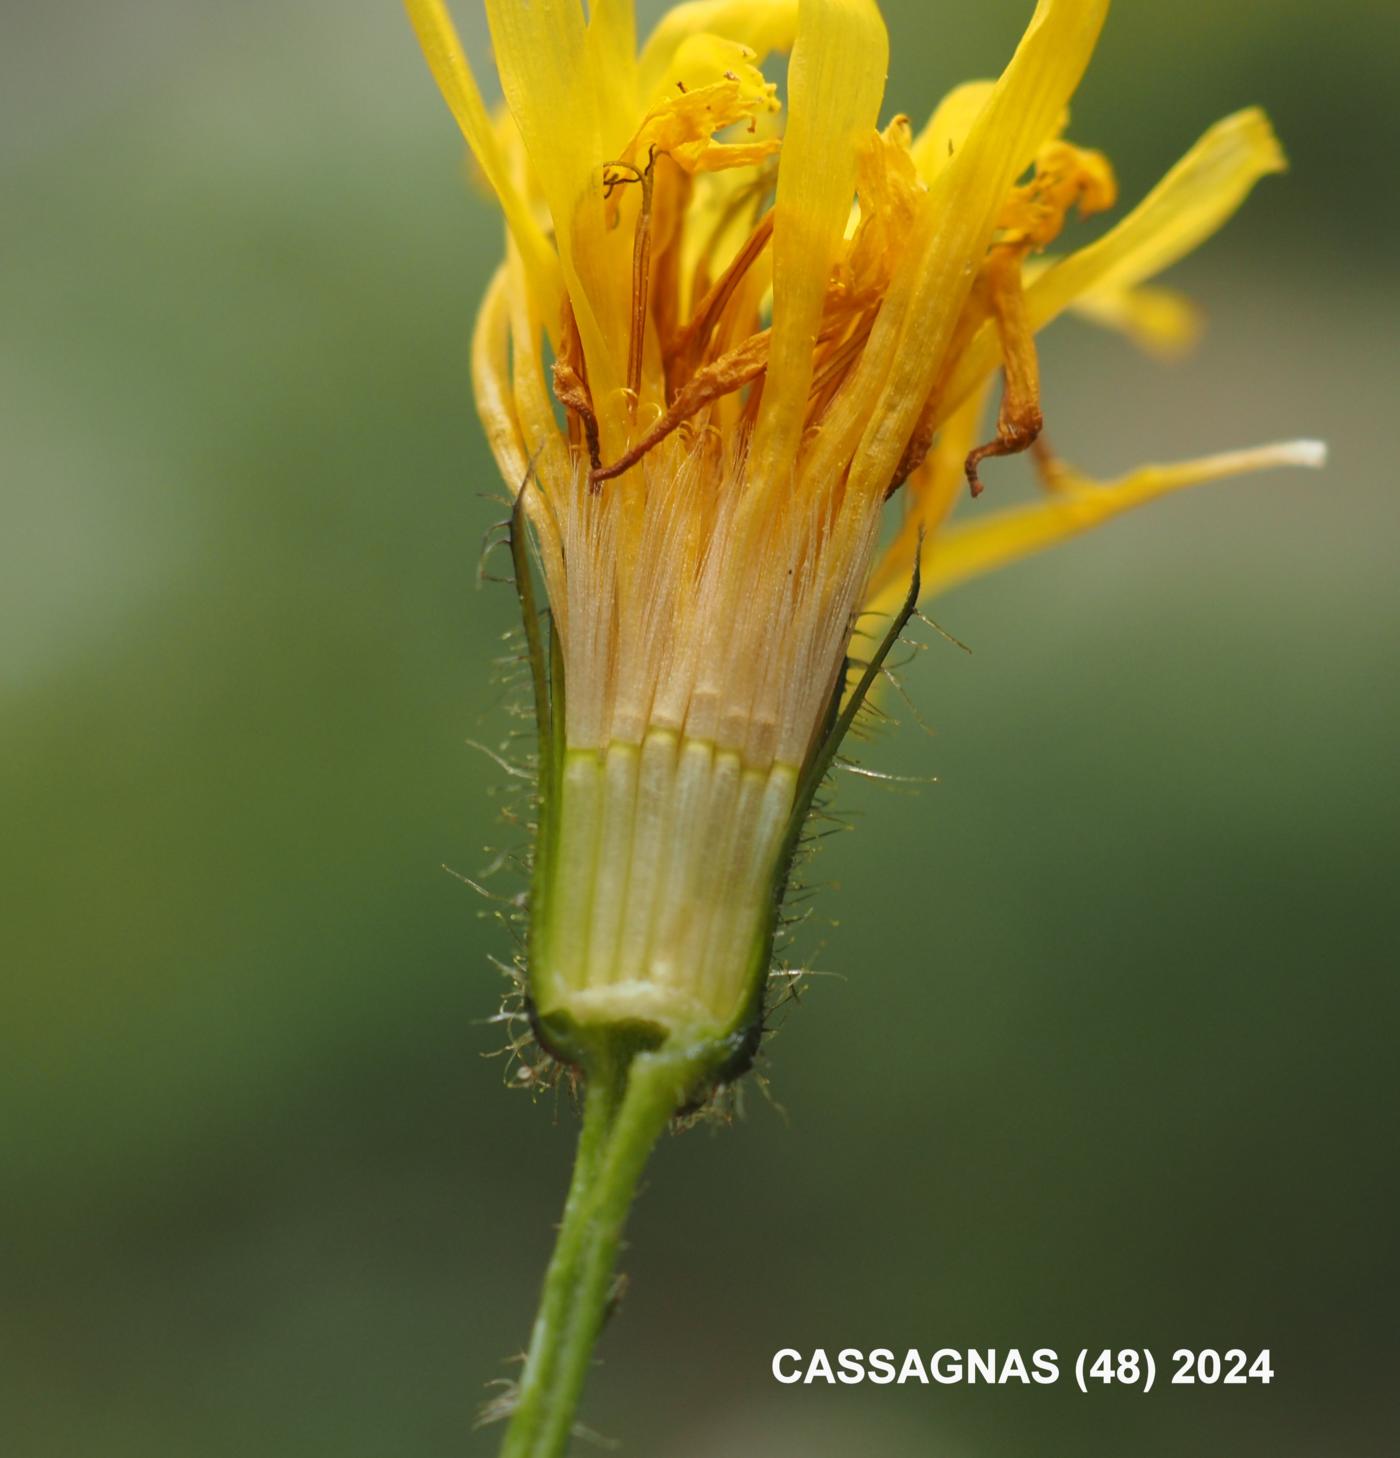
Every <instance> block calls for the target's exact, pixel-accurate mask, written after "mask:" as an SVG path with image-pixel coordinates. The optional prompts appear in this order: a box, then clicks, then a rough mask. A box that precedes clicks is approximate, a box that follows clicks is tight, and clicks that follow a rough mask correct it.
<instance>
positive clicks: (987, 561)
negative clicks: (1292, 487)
mask: <svg viewBox="0 0 1400 1458" xmlns="http://www.w3.org/2000/svg"><path fill="white" fill-rule="evenodd" d="M1326 459H1327V451H1326V447H1325V446H1324V445H1323V444H1322V443H1321V442H1320V441H1315V440H1294V441H1284V442H1280V443H1278V444H1276V445H1266V446H1257V447H1256V448H1255V449H1253V450H1243V451H1224V452H1222V453H1221V454H1219V455H1214V456H1202V457H1200V458H1199V459H1198V460H1194V461H1181V462H1178V463H1176V464H1174V465H1169V466H1142V467H1140V468H1139V469H1138V470H1136V471H1133V472H1132V473H1131V474H1129V475H1127V476H1123V477H1121V478H1120V479H1119V480H1117V481H1113V482H1109V483H1107V484H1104V485H1100V484H1098V483H1096V482H1094V481H1092V480H1090V479H1089V478H1088V477H1086V476H1081V475H1079V474H1078V473H1077V472H1074V471H1071V470H1069V469H1068V468H1065V467H1060V468H1059V470H1058V472H1057V474H1056V489H1055V490H1054V491H1053V492H1052V493H1051V495H1050V496H1048V497H1047V498H1045V499H1043V500H1041V501H1038V502H1035V503H1033V504H1032V505H1030V506H1018V507H1011V508H1009V509H1008V510H1006V511H1000V512H997V513H996V514H995V515H994V516H990V517H987V518H985V519H984V520H981V521H970V522H966V523H964V524H960V525H957V526H953V527H950V528H948V529H947V530H946V531H944V532H943V533H942V534H941V535H939V536H938V537H937V538H935V539H934V540H933V541H931V542H929V543H928V545H927V547H926V548H925V552H924V575H923V585H924V595H925V596H932V595H933V594H935V593H939V592H946V591H947V590H948V589H949V588H950V587H956V586H957V585H958V584H959V583H961V582H966V581H967V580H968V578H970V577H980V576H981V575H982V574H983V573H984V572H991V571H993V570H995V569H996V568H998V567H1005V566H1006V565H1007V564H1008V563H1011V562H1015V561H1018V560H1019V559H1020V558H1022V557H1029V556H1031V555H1032V554H1033V553H1035V552H1041V551H1044V549H1045V548H1046V547H1053V546H1056V545H1058V544H1059V543H1060V542H1063V541H1067V540H1068V539H1069V538H1070V537H1073V536H1077V535H1078V534H1079V533H1080V532H1085V531H1088V530H1089V529H1090V527H1096V526H1099V525H1100V524H1102V523H1103V522H1106V521H1110V520H1112V518H1113V517H1115V516H1121V515H1122V514H1123V513H1124V512H1125V511H1131V510H1132V508H1133V507H1135V506H1142V505H1143V504H1145V503H1146V502H1149V501H1155V500H1156V499H1157V497H1159V496H1166V495H1167V494H1168V493H1170V492H1172V491H1180V490H1182V489H1183V488H1185V487H1187V486H1201V485H1204V484H1205V483H1206V482H1208V481H1219V480H1222V479H1224V478H1225V477H1227V476H1240V475H1244V474H1245V473H1247V472H1250V471H1267V470H1270V469H1271V468H1273V467H1275V466H1313V467H1317V466H1322V465H1324V464H1325V463H1326ZM898 597H899V594H898V592H895V593H894V594H893V599H892V600H888V599H890V595H889V594H888V593H887V594H886V595H885V598H886V599H887V600H886V601H885V609H886V610H890V609H891V607H892V606H897V603H898Z"/></svg>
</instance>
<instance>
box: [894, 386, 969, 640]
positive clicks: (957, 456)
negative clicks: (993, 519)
mask: <svg viewBox="0 0 1400 1458" xmlns="http://www.w3.org/2000/svg"><path fill="white" fill-rule="evenodd" d="M990 389H991V381H990V380H988V381H987V383H986V385H985V386H984V387H983V388H982V389H981V390H978V391H977V392H976V393H975V394H973V395H971V396H969V398H968V399H967V400H965V401H964V402H963V404H962V406H961V407H960V408H959V410H958V411H957V413H956V414H955V415H954V416H953V418H952V419H951V420H949V421H948V422H947V424H946V425H944V427H943V429H942V430H941V431H940V432H939V434H938V440H937V441H936V442H935V444H934V447H933V449H932V450H931V451H930V452H929V453H928V455H927V456H926V457H925V458H924V460H923V461H922V462H921V464H920V465H919V467H918V469H917V470H916V471H915V472H914V473H913V474H912V475H911V476H910V477H909V479H908V481H906V482H905V484H904V491H905V495H906V510H905V515H904V521H903V522H902V523H901V524H900V528H899V531H898V532H897V533H896V534H895V538H894V540H893V541H892V542H891V543H890V545H889V546H888V547H887V548H886V549H885V551H884V553H883V554H882V555H881V557H880V560H879V562H878V563H877V564H876V567H875V570H874V572H872V573H871V576H870V585H869V586H868V587H867V588H866V593H865V596H866V610H867V611H870V612H875V613H892V612H894V611H895V610H896V609H897V608H898V607H899V605H900V603H902V602H903V601H904V594H905V593H906V592H907V591H908V590H909V571H910V567H911V566H912V564H913V561H914V553H915V552H916V551H919V552H920V554H921V556H922V557H924V558H925V559H927V558H928V556H929V551H930V548H931V547H932V545H933V542H934V540H935V538H936V537H937V535H938V533H939V531H940V530H941V529H942V527H943V523H944V522H945V521H946V520H947V518H948V513H949V512H950V511H952V509H953V505H954V503H955V502H956V500H957V498H958V495H959V493H960V492H964V491H966V490H967V475H966V472H965V471H964V470H963V463H964V462H965V461H966V460H967V455H968V452H969V451H970V450H971V449H972V448H973V446H975V445H976V444H977V438H978V435H979V434H980V433H981V423H982V411H983V409H984V408H985V406H986V403H987V395H988V393H989V391H990ZM920 538H922V539H923V542H924V546H923V548H922V550H921V549H920V547H919V540H920Z"/></svg>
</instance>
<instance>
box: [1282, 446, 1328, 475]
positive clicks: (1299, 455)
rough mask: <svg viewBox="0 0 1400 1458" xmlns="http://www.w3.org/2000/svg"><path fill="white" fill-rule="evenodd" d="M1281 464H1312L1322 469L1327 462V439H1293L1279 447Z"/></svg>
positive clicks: (1313, 467) (1316, 468)
mask: <svg viewBox="0 0 1400 1458" xmlns="http://www.w3.org/2000/svg"><path fill="white" fill-rule="evenodd" d="M1278 457H1279V464H1280V465H1281V466H1311V467H1312V469H1313V470H1315V471H1316V470H1321V469H1322V467H1323V466H1325V465H1326V464H1327V442H1326V441H1325V440H1291V441H1288V442H1286V443H1285V444H1284V445H1281V446H1279V447H1278Z"/></svg>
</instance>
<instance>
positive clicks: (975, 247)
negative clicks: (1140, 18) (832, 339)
mask: <svg viewBox="0 0 1400 1458" xmlns="http://www.w3.org/2000/svg"><path fill="white" fill-rule="evenodd" d="M1107 9H1108V0H1040V3H1039V4H1038V5H1037V6H1036V10H1035V14H1034V15H1033V16H1032V17H1031V22H1030V25H1029V26H1028V27H1027V29H1026V33H1025V35H1024V36H1023V37H1022V38H1021V43H1020V45H1019V46H1017V48H1016V54H1015V55H1014V56H1013V57H1012V58H1011V61H1010V63H1009V64H1008V66H1007V68H1006V70H1005V71H1004V72H1003V73H1002V76H1001V79H1000V80H999V81H998V82H997V84H996V86H995V87H994V88H993V91H992V94H991V96H990V97H989V98H988V100H987V103H986V105H985V106H984V107H983V108H982V110H981V111H980V112H979V114H978V116H977V119H976V121H975V122H974V123H973V125H972V129H971V130H970V131H969V132H968V135H967V138H966V140H965V141H964V143H963V145H962V147H961V148H959V149H958V150H957V151H955V152H954V154H953V156H952V158H951V159H950V160H949V162H948V164H947V165H946V166H945V167H943V168H942V169H941V170H940V172H939V173H938V176H937V177H936V178H935V180H934V183H933V186H932V187H930V189H929V191H928V193H927V194H926V196H925V198H924V206H923V210H922V218H921V222H920V227H919V230H918V231H917V232H916V235H915V237H914V238H912V239H911V240H910V247H909V251H908V254H907V256H906V258H905V260H904V261H903V262H902V263H901V265H900V268H899V271H898V272H897V273H896V275H895V278H894V280H893V282H892V284H891V286H890V290H889V293H888V295H887V296H886V299H885V303H884V306H883V307H882V309H881V311H880V315H879V318H878V319H877V320H876V321H875V327H874V329H873V330H872V331H871V336H870V342H869V343H868V344H867V346H866V349H865V353H864V355H863V356H862V359H861V363H860V366H859V369H858V371H857V374H856V377H855V378H854V379H853V380H852V381H851V382H850V384H849V385H848V386H847V387H846V389H845V390H844V391H843V394H842V397H841V399H840V401H839V403H838V406H837V409H836V410H834V411H833V412H832V415H831V417H830V419H829V421H828V422H827V424H826V425H825V427H824V429H823V436H822V439H821V440H820V441H819V442H818V445H817V448H816V449H815V450H814V451H813V452H812V453H811V458H810V469H811V470H812V471H813V473H814V475H815V478H816V479H822V478H823V477H824V476H829V475H831V474H832V473H833V470H834V468H835V466H836V463H837V462H838V461H840V460H844V459H851V460H852V461H853V464H852V466H851V473H850V478H849V490H850V491H851V493H852V496H853V497H854V498H855V499H856V500H859V499H862V498H864V499H867V500H868V499H871V498H873V497H878V496H879V495H882V494H883V493H884V491H885V490H886V488H887V486H888V485H889V482H890V480H891V478H892V476H893V474H894V470H895V467H896V465H897V464H898V462H899V459H900V456H901V454H902V453H903V450H904V446H905V443H906V442H907V440H908V439H909V436H910V434H911V431H912V429H913V425H914V422H915V420H916V419H917V417H918V415H919V414H920V412H921V411H922V410H923V407H924V404H925V402H926V401H927V399H928V396H929V392H930V391H931V390H932V388H933V383H934V380H935V379H936V378H937V376H938V373H939V371H940V369H941V368H942V367H943V363H944V358H945V355H946V353H947V350H948V347H949V344H950V342H951V340H952V338H953V333H954V330H955V328H956V326H957V322H958V317H959V315H960V314H961V313H962V308H963V304H964V302H965V301H966V299H967V295H968V292H969V290H970V288H971V286H972V280H973V277H974V275H975V273H976V271H977V269H978V267H980V265H981V263H982V260H983V258H984V256H985V254H986V250H987V245H988V243H989V242H990V240H991V237H992V233H993V230H994V229H995V226H996V221H997V215H998V213H999V212H1000V210H1001V207H1002V204H1003V203H1004V202H1005V199H1006V194H1007V192H1008V191H1009V190H1010V188H1011V186H1012V184H1013V183H1014V182H1015V180H1016V178H1017V177H1018V176H1019V175H1020V173H1021V172H1022V171H1024V169H1025V168H1026V166H1027V165H1028V164H1029V163H1030V161H1031V159H1032V158H1033V157H1034V156H1035V154H1036V151H1037V150H1038V149H1039V147H1040V146H1041V144H1042V143H1043V142H1044V141H1045V139H1046V138H1047V137H1048V136H1050V135H1051V134H1052V133H1053V131H1054V129H1055V127H1056V125H1057V123H1058V121H1059V118H1060V115H1061V113H1062V111H1063V109H1064V107H1065V105H1066V103H1067V102H1068V100H1069V98H1070V96H1071V94H1072V93H1073V91H1074V88H1075V87H1076V86H1077V85H1078V84H1079V78H1080V77H1081V76H1082V75H1083V74H1084V68H1085V67H1086V66H1087V65H1088V62H1089V56H1090V54H1091V53H1092V51H1093V48H1094V43H1095V41H1096V40H1097V39H1098V34H1099V30H1100V29H1101V27H1102V25H1103V20H1104V16H1105V14H1106V12H1107Z"/></svg>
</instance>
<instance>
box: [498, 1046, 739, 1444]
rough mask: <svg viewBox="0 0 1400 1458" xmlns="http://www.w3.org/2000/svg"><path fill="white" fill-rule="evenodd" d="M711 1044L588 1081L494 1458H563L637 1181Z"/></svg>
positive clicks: (615, 1066) (708, 1059)
mask: <svg viewBox="0 0 1400 1458" xmlns="http://www.w3.org/2000/svg"><path fill="white" fill-rule="evenodd" d="M713 1058H714V1050H713V1048H712V1047H710V1046H705V1047H703V1048H700V1049H686V1048H671V1047H669V1046H668V1047H663V1048H660V1049H658V1050H657V1051H655V1052H651V1053H638V1054H636V1055H635V1056H634V1057H631V1058H628V1057H626V1056H619V1057H616V1058H614V1059H612V1060H609V1061H606V1062H603V1063H602V1064H601V1065H600V1066H598V1067H596V1068H595V1069H594V1071H593V1072H592V1074H591V1075H590V1077H589V1080H588V1085H587V1090H586V1093H585V1097H584V1106H583V1128H582V1130H581V1132H580V1134H579V1145H578V1155H577V1157H576V1160H575V1163H574V1174H573V1179H572V1181H571V1183H570V1185H569V1194H568V1198H567V1199H566V1200H565V1203H564V1217H563V1220H562V1221H561V1222H560V1226H559V1238H558V1240H557V1242H556V1243H555V1247H554V1254H553V1256H552V1258H551V1259H550V1263H549V1270H548V1271H547V1273H546V1275H545V1280H544V1290H543V1293H542V1295H541V1298H540V1309H539V1314H538V1315H537V1316H536V1318H535V1325H534V1330H533V1332H532V1333H531V1337H530V1351H529V1355H528V1356H527V1357H526V1360H525V1370H524V1372H523V1373H522V1374H521V1378H520V1386H519V1390H518V1393H517V1398H516V1404H515V1409H514V1412H513V1414H512V1416H511V1421H510V1426H509V1428H508V1429H507V1430H506V1436H505V1442H504V1443H503V1444H502V1447H501V1458H560V1455H562V1454H563V1453H564V1452H565V1450H566V1448H567V1446H568V1441H569V1435H570V1433H571V1431H572V1430H573V1425H574V1412H575V1410H576V1409H577V1407H578V1402H579V1397H580V1396H581V1394H582V1392H583V1384H584V1380H585V1378H586V1377H587V1374H588V1367H589V1364H590V1362H591V1361H592V1357H593V1347H594V1345H595V1343H596V1342H597V1340H598V1335H599V1333H600V1332H601V1331H602V1329H603V1324H604V1322H605V1321H606V1320H607V1316H608V1306H609V1298H610V1296H611V1293H612V1287H613V1271H614V1267H615V1265H616V1261H617V1253H618V1248H619V1246H620V1245H621V1242H622V1231H623V1227H624V1226H625V1224H626V1223H627V1215H628V1212H629V1211H630V1209H631V1207H632V1201H633V1199H634V1197H635V1196H636V1192H637V1182H638V1181H639V1180H640V1178H641V1174H642V1170H643V1168H644V1167H645V1165H646V1161H647V1158H648V1156H649V1155H650V1154H651V1151H652V1148H653V1147H654V1146H655V1144H656V1141H657V1140H658V1139H659V1138H660V1137H661V1134H662V1133H663V1132H664V1131H665V1128H666V1126H667V1124H668V1123H669V1122H670V1119H671V1117H672V1115H673V1114H674V1113H675V1112H676V1111H677V1109H679V1108H680V1107H681V1106H682V1105H683V1104H684V1102H685V1100H686V1098H687V1096H688V1095H689V1093H690V1091H691V1089H692V1088H693V1087H694V1085H695V1083H696V1080H697V1079H698V1078H699V1076H700V1075H701V1074H702V1073H704V1072H705V1071H706V1068H707V1066H708V1065H709V1064H710V1063H712V1062H713Z"/></svg>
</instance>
